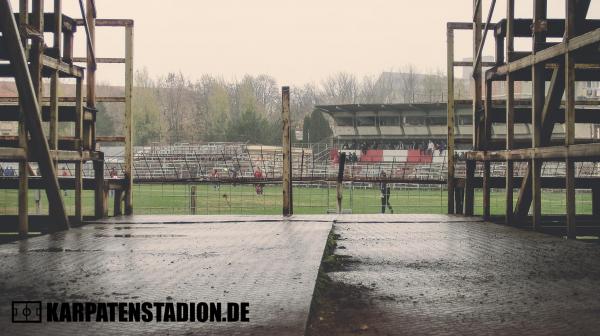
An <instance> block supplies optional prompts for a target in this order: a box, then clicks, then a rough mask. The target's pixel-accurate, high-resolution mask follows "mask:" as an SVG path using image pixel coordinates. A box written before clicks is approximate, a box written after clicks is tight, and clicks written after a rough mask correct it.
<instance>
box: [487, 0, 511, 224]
mask: <svg viewBox="0 0 600 336" xmlns="http://www.w3.org/2000/svg"><path fill="white" fill-rule="evenodd" d="M506 17H507V19H506V50H505V53H506V55H505V56H504V58H505V60H510V58H511V56H512V53H513V52H514V33H515V29H514V28H515V25H514V18H515V0H507V5H506ZM514 105H515V82H514V80H513V79H512V74H510V73H509V74H507V76H506V109H505V116H506V150H511V149H513V147H514V138H515V129H514V128H515V106H514ZM491 118H492V116H490V119H491ZM513 179H514V165H513V162H511V161H506V180H505V189H506V210H505V215H504V222H505V224H507V225H511V224H513V223H512V220H513V190H514V180H513Z"/></svg>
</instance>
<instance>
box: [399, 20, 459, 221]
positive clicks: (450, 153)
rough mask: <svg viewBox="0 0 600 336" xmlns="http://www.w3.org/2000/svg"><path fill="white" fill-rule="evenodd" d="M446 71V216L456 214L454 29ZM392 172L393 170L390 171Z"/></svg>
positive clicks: (448, 34) (451, 29) (449, 43)
mask: <svg viewBox="0 0 600 336" xmlns="http://www.w3.org/2000/svg"><path fill="white" fill-rule="evenodd" d="M447 29H448V31H447V40H446V42H447V50H446V51H447V53H448V54H447V63H448V64H447V66H448V68H447V71H448V96H447V98H448V146H447V149H446V156H447V162H448V214H450V215H451V214H454V213H456V207H455V201H454V196H455V190H454V188H455V185H454V29H453V28H450V27H448V28H447ZM392 171H393V170H392Z"/></svg>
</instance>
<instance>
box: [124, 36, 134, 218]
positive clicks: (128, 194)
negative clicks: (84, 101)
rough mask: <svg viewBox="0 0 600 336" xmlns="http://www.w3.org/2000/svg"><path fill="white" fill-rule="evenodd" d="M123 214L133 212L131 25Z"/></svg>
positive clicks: (127, 49) (127, 38)
mask: <svg viewBox="0 0 600 336" xmlns="http://www.w3.org/2000/svg"><path fill="white" fill-rule="evenodd" d="M125 58H126V63H125V130H124V131H125V177H126V179H127V181H128V182H129V185H128V188H127V190H126V191H125V195H124V196H125V215H132V214H133V105H132V104H133V25H129V26H127V27H126V28H125Z"/></svg>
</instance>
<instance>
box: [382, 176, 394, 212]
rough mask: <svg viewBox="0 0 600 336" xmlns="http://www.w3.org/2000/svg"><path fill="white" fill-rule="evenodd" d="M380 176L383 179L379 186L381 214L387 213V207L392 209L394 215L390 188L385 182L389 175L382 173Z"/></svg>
mask: <svg viewBox="0 0 600 336" xmlns="http://www.w3.org/2000/svg"><path fill="white" fill-rule="evenodd" d="M379 176H380V177H381V184H380V185H379V191H380V192H381V213H385V208H386V206H387V207H388V208H389V209H390V212H391V213H394V209H392V206H391V205H390V187H388V185H387V182H386V181H385V179H386V178H387V175H386V174H385V172H384V171H382V172H381V174H379Z"/></svg>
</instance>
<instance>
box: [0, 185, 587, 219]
mask: <svg viewBox="0 0 600 336" xmlns="http://www.w3.org/2000/svg"><path fill="white" fill-rule="evenodd" d="M191 188H192V185H173V184H164V185H162V184H158V185H135V186H134V194H133V195H134V209H135V213H136V214H190V213H191V210H190V199H191V196H190V192H191ZM36 193H37V191H30V195H29V208H30V213H32V214H35V213H39V214H46V213H47V211H48V205H47V201H46V199H45V194H44V192H41V196H42V197H41V201H40V207H39V210H38V209H36V204H35V196H36ZM281 194H282V191H281V186H279V185H267V186H265V188H264V193H263V195H256V192H255V190H254V186H252V185H237V186H233V185H224V184H223V185H220V186H219V187H215V186H214V185H210V184H198V185H196V214H199V215H203V214H204V215H207V214H208V215H216V214H223V215H226V214H244V215H258V214H280V213H281ZM73 196H74V192H73V191H68V192H67V194H66V196H65V203H66V205H67V209H68V211H69V213H70V214H74V212H75V209H74V197H73ZM491 197H492V199H491V202H492V209H491V212H492V214H498V215H501V214H504V208H505V202H504V191H503V190H499V191H493V192H492V196H491ZM514 198H515V200H516V199H517V193H515V195H514ZM293 200H294V213H296V214H324V213H327V211H328V210H333V209H335V208H336V205H335V204H336V199H335V188H334V187H333V186H330V187H329V188H326V187H324V186H320V187H319V186H312V187H308V186H303V187H295V188H294V191H293ZM390 203H391V205H392V207H393V208H394V212H395V213H422V214H442V213H445V212H446V191H445V189H444V188H443V187H442V186H434V187H427V186H421V187H418V186H414V187H410V188H409V187H405V188H402V189H392V192H391V197H390ZM475 204H476V207H475V211H476V214H481V204H482V194H481V191H480V190H478V191H477V192H476V197H475ZM109 208H110V212H111V213H112V198H111V199H110V200H109ZM343 208H344V209H345V210H351V211H352V213H356V214H368V213H379V212H381V198H380V192H379V189H378V188H377V186H375V188H365V187H357V186H355V187H353V188H349V187H346V188H345V189H344V199H343ZM93 209H94V208H93V192H92V191H86V192H84V215H92V214H93V211H94V210H93ZM564 209H565V201H564V193H563V192H557V191H551V190H545V191H544V193H543V194H542V212H543V214H562V213H564ZM591 211H592V206H591V194H590V193H589V192H586V191H578V193H577V213H578V214H591ZM16 213H17V191H16V190H2V191H1V192H0V214H16Z"/></svg>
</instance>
